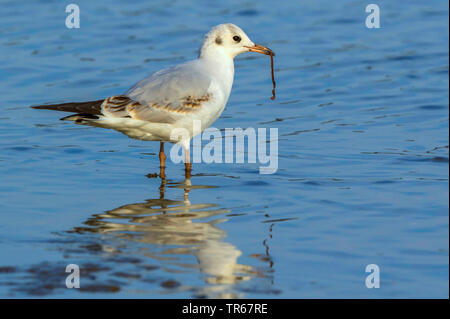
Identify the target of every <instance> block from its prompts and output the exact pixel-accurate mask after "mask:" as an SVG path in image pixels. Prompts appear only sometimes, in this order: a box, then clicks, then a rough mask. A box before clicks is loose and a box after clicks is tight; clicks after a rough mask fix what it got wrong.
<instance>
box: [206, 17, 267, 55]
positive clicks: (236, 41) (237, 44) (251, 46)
mask: <svg viewBox="0 0 450 319" xmlns="http://www.w3.org/2000/svg"><path fill="white" fill-rule="evenodd" d="M249 51H251V52H258V53H262V54H266V55H275V53H274V52H273V51H272V50H271V49H269V48H267V47H265V46H262V45H259V44H255V43H253V42H252V40H250V38H249V37H248V36H247V35H246V34H245V32H244V31H242V29H241V28H239V27H238V26H237V25H234V24H231V23H226V24H219V25H218V26H215V27H214V28H212V29H211V30H210V31H209V32H208V33H207V34H206V36H205V40H204V41H203V45H202V47H201V49H200V57H206V56H211V55H213V56H214V55H217V54H218V53H219V54H222V55H226V56H228V57H230V58H232V59H233V58H234V57H235V56H237V55H238V54H241V53H245V52H249Z"/></svg>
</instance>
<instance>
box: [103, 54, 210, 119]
mask: <svg viewBox="0 0 450 319" xmlns="http://www.w3.org/2000/svg"><path fill="white" fill-rule="evenodd" d="M195 62H196V61H193V62H190V63H185V64H181V65H178V66H175V67H172V68H169V69H165V70H162V71H159V72H157V73H155V74H153V75H151V76H150V77H148V78H145V79H143V80H141V81H139V82H138V83H137V84H136V85H134V86H133V87H132V88H131V89H130V90H128V92H127V93H126V94H125V95H122V96H115V97H111V98H109V99H106V100H105V102H104V103H103V105H102V111H103V113H104V114H105V115H110V116H116V117H124V116H129V117H132V118H135V119H139V120H144V121H150V122H159V123H172V122H174V121H176V120H177V119H178V118H180V117H182V116H183V115H184V114H187V113H193V112H198V111H199V110H200V109H201V107H202V105H204V103H206V102H208V101H210V100H211V99H212V98H213V96H212V93H211V91H210V86H211V82H212V80H211V77H210V76H209V75H208V74H207V73H206V72H205V71H204V70H203V69H202V68H201V67H199V66H198V64H197V63H195Z"/></svg>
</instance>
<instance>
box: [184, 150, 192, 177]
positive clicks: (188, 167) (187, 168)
mask: <svg viewBox="0 0 450 319" xmlns="http://www.w3.org/2000/svg"><path fill="white" fill-rule="evenodd" d="M191 168H192V163H191V157H190V155H189V149H186V150H185V153H184V172H185V175H186V178H189V177H191Z"/></svg>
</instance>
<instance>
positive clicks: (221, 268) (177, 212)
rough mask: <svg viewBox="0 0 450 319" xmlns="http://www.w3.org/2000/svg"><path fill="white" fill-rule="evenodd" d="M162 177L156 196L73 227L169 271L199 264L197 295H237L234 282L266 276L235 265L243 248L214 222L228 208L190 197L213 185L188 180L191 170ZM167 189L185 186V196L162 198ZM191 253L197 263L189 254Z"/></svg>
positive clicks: (112, 249) (107, 248) (113, 250)
mask: <svg viewBox="0 0 450 319" xmlns="http://www.w3.org/2000/svg"><path fill="white" fill-rule="evenodd" d="M160 176H164V177H163V178H161V185H160V187H159V198H156V199H149V200H147V201H146V202H144V203H135V204H127V205H123V206H120V207H118V208H116V209H112V210H109V211H106V212H105V213H102V214H95V215H93V217H91V218H90V219H88V220H87V221H86V222H85V223H84V224H85V225H86V226H83V227H76V228H74V229H73V231H71V232H76V233H82V234H86V233H96V234H102V235H107V236H112V237H107V242H106V244H105V245H104V247H103V248H102V251H108V252H109V253H110V254H121V253H123V252H124V251H127V256H130V250H131V251H133V253H132V254H131V255H134V256H139V257H149V258H151V259H153V260H155V261H157V262H158V263H159V264H162V267H163V269H164V270H165V271H166V272H170V273H172V274H174V273H183V272H186V271H187V272H192V270H193V269H195V268H198V269H199V270H200V272H201V274H202V275H203V276H202V277H203V280H204V283H205V284H204V285H202V287H195V289H193V290H195V295H196V296H205V297H209V298H211V297H213V298H237V297H240V294H237V293H236V292H235V289H233V286H234V285H235V284H236V283H238V282H242V281H247V280H249V279H251V278H252V277H254V276H257V277H264V275H263V274H262V273H261V271H257V270H255V269H254V268H253V267H251V266H246V265H240V264H238V262H237V260H238V257H239V256H240V255H241V254H242V252H241V251H240V250H239V249H237V248H236V247H235V246H234V245H232V244H230V243H227V242H226V241H224V239H225V238H226V232H225V231H224V230H223V229H220V228H219V227H218V226H217V225H219V224H220V223H223V222H225V221H226V220H227V219H226V218H224V214H226V213H228V212H229V210H226V209H220V208H218V205H217V204H212V203H201V204H195V203H191V202H190V200H189V193H190V192H191V191H193V190H196V189H205V188H213V187H215V186H201V185H192V182H191V177H190V175H186V177H185V179H184V180H183V181H182V182H171V181H170V180H167V179H166V178H165V174H164V175H160ZM149 177H153V176H149ZM167 188H175V189H183V191H184V198H183V200H170V199H167V198H165V192H166V189H167ZM124 244H125V248H124V247H123V245H124ZM114 245H115V246H116V247H114ZM192 256H194V257H195V260H196V262H192V258H189V257H192ZM189 261H190V262H189ZM192 288H193V287H189V288H187V289H192Z"/></svg>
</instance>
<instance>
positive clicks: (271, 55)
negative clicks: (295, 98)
mask: <svg viewBox="0 0 450 319" xmlns="http://www.w3.org/2000/svg"><path fill="white" fill-rule="evenodd" d="M270 68H271V71H272V84H273V89H272V97H271V98H270V99H271V100H272V101H273V100H275V87H276V86H277V85H276V83H275V75H274V73H273V53H272V54H270Z"/></svg>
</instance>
